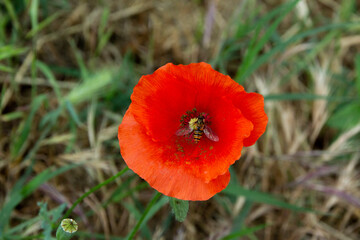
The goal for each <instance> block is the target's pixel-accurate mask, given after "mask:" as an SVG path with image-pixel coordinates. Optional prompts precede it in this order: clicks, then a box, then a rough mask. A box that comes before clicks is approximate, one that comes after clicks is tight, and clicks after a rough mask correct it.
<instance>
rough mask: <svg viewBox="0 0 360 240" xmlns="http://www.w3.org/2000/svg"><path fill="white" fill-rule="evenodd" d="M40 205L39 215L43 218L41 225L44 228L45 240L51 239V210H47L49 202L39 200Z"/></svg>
mask: <svg viewBox="0 0 360 240" xmlns="http://www.w3.org/2000/svg"><path fill="white" fill-rule="evenodd" d="M38 206H39V207H40V212H39V216H40V217H41V218H42V222H41V227H42V229H43V235H44V239H45V240H50V239H51V230H52V229H51V220H50V216H49V212H48V211H47V203H42V202H39V203H38Z"/></svg>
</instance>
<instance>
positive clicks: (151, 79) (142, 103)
mask: <svg viewBox="0 0 360 240" xmlns="http://www.w3.org/2000/svg"><path fill="white" fill-rule="evenodd" d="M243 90H244V89H243V87H242V86H241V85H239V84H237V83H236V82H235V81H233V80H232V79H231V78H230V77H229V76H226V75H223V74H221V73H219V72H217V71H215V70H213V69H212V68H211V66H210V65H209V64H206V63H196V64H189V65H177V66H176V65H173V64H171V63H169V64H166V65H165V66H163V67H161V68H159V69H158V70H156V71H155V72H154V73H153V74H151V75H146V76H143V77H142V78H141V79H140V81H139V83H138V84H137V85H136V86H135V88H134V92H133V94H132V95H131V100H132V107H133V114H134V117H135V118H136V120H137V121H138V122H139V123H140V124H141V125H143V126H145V127H146V130H147V132H148V133H149V135H151V136H152V137H153V138H154V139H155V140H158V141H163V140H168V139H169V138H170V137H171V136H172V134H173V133H174V132H175V131H176V130H177V129H178V127H179V120H180V118H181V116H182V115H183V114H184V113H185V112H186V111H189V110H192V109H193V108H194V107H197V106H203V107H205V108H206V107H207V108H209V107H211V105H210V101H211V100H212V99H214V98H221V97H223V96H224V95H226V94H229V92H234V91H236V92H242V91H243Z"/></svg>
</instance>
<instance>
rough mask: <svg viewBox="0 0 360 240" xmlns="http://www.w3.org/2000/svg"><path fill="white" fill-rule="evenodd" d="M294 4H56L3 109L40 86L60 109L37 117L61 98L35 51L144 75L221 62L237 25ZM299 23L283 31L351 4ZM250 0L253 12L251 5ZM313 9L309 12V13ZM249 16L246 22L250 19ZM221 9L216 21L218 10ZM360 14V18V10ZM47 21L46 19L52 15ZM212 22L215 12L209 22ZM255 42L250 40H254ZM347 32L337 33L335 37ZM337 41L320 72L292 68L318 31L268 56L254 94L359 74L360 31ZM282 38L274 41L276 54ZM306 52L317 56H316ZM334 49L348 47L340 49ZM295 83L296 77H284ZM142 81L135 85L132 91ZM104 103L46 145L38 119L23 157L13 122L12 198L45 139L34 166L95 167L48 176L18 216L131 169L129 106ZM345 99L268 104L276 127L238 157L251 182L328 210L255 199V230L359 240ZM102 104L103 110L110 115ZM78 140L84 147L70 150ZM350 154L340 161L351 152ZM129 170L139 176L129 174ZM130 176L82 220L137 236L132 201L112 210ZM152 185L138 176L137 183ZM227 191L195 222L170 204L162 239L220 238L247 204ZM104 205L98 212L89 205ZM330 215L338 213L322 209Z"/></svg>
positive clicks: (323, 5)
mask: <svg viewBox="0 0 360 240" xmlns="http://www.w3.org/2000/svg"><path fill="white" fill-rule="evenodd" d="M282 2H286V1H280V0H271V1H270V0H268V1H254V2H253V3H251V2H249V1H241V0H231V1H220V0H210V1H165V0H163V1H155V0H152V1H151V0H150V1H148V0H147V1H145V0H135V1H133V0H131V1H130V0H121V1H117V0H106V1H100V2H95V1H69V5H68V7H66V8H60V7H58V6H57V5H56V4H49V6H48V8H49V9H48V11H50V12H54V13H57V14H58V17H57V18H56V20H55V21H53V22H52V23H51V24H50V25H49V26H47V27H46V28H44V29H43V30H42V31H41V32H40V33H39V34H37V35H36V38H26V37H23V38H22V40H21V42H19V43H21V44H22V45H23V46H28V47H29V48H30V49H31V50H30V51H28V52H27V53H26V54H25V55H24V56H23V58H22V59H21V61H19V62H16V63H14V64H15V65H16V67H17V68H16V72H15V73H14V74H13V75H11V74H5V73H1V85H2V87H3V88H6V91H5V93H4V96H5V97H4V98H3V101H2V103H1V109H2V110H3V113H9V112H13V111H21V112H23V113H24V115H26V114H28V112H29V108H30V105H29V103H30V102H31V101H32V96H31V91H32V88H34V86H37V91H38V93H45V94H47V95H48V96H52V97H50V101H49V102H48V106H43V107H41V109H40V111H39V112H37V114H36V116H35V117H34V120H33V123H32V125H33V126H38V125H39V123H40V121H41V120H42V118H43V117H44V116H45V114H46V113H47V112H49V111H51V110H53V109H56V108H57V107H58V105H59V102H58V100H57V99H56V98H55V95H54V92H53V91H52V89H51V87H50V84H49V82H48V81H47V79H46V76H43V75H41V74H38V76H37V77H36V78H33V79H31V64H32V59H33V57H34V56H36V58H37V59H38V60H40V61H42V62H44V63H46V64H47V65H51V66H58V67H63V68H68V69H78V68H79V60H78V59H77V58H78V57H79V56H80V58H81V59H83V61H84V64H85V66H86V67H87V68H88V69H89V70H90V71H95V70H96V69H101V68H104V67H108V66H115V67H118V66H120V65H121V64H123V63H124V61H125V57H124V56H125V55H126V54H127V53H130V52H131V54H132V61H133V63H134V66H135V72H136V73H138V75H140V74H148V73H151V72H152V71H153V70H155V69H156V68H157V67H159V66H161V65H163V64H165V63H167V62H173V63H182V64H187V63H190V62H198V61H210V60H211V59H213V58H215V57H216V56H217V54H218V53H219V51H220V49H221V45H222V44H223V42H224V40H225V39H226V38H229V36H230V37H231V36H233V35H234V29H235V28H236V26H237V23H238V22H240V23H243V22H242V19H248V18H250V17H251V16H252V15H253V14H256V15H259V16H261V15H263V14H265V13H266V12H268V11H270V10H271V9H274V8H275V7H277V6H278V5H279V4H280V3H282ZM301 4H302V5H300V6H299V8H298V13H299V17H298V22H296V23H295V22H294V18H293V17H292V16H287V17H286V18H285V20H284V21H283V22H282V23H281V25H280V27H279V31H278V34H279V35H280V36H283V37H285V36H291V35H292V34H294V32H297V30H298V28H300V27H301V26H302V25H303V24H304V25H306V26H310V27H315V26H321V25H322V24H324V20H325V19H336V16H337V15H338V9H339V6H340V4H341V1H334V0H319V1H301ZM245 5H246V9H244V8H242V6H245ZM105 8H107V9H108V10H109V18H108V23H107V24H106V26H105V31H109V32H111V36H110V39H109V41H108V42H106V44H105V45H104V46H103V48H102V49H101V51H99V50H98V49H97V48H98V44H99V39H100V38H99V36H98V31H99V26H100V25H101V20H100V19H101V16H102V14H103V11H104V9H105ZM307 11H308V12H307ZM238 14H240V17H242V19H239V18H238V16H239V15H238ZM19 16H20V18H19V21H20V23H21V28H22V30H23V31H24V32H27V31H25V30H26V29H28V30H29V29H30V25H31V23H30V19H29V9H25V10H24V11H23V13H22V14H20V15H19ZM212 16H213V20H211V17H212ZM352 17H353V18H354V19H353V20H355V19H357V20H359V18H358V15H357V16H356V15H353V16H352ZM40 18H41V16H40ZM209 19H210V20H209ZM250 39H251V36H248V39H243V40H244V41H245V42H246V41H249V40H250ZM334 39H335V36H334ZM336 39H337V41H336V42H334V44H328V45H326V47H325V48H324V49H321V50H320V51H319V52H318V53H317V54H316V57H314V58H313V59H312V60H311V61H310V63H311V65H310V66H309V67H308V70H309V71H308V72H304V71H303V72H299V73H296V74H291V72H292V70H293V69H292V66H294V65H293V64H294V63H295V62H296V61H301V60H302V58H303V56H304V53H306V52H307V51H309V50H311V49H313V48H314V45H313V44H314V43H313V42H312V41H310V40H309V41H308V39H305V40H303V41H302V42H301V41H300V42H297V43H296V44H292V45H291V46H290V47H288V48H286V49H284V51H283V52H281V53H280V54H278V55H277V56H276V57H275V60H274V61H271V62H269V63H267V64H265V65H263V66H262V67H261V68H260V69H259V70H258V71H256V73H255V74H253V75H252V76H251V77H250V78H249V79H248V80H247V81H246V82H245V83H244V85H246V89H247V90H248V91H258V92H260V93H262V94H264V95H269V94H281V93H288V92H293V93H296V92H309V91H310V89H311V91H312V93H314V94H318V95H331V94H332V93H333V92H334V91H335V90H336V89H334V88H336V86H333V85H332V84H333V81H334V79H333V75H332V74H336V73H340V72H341V71H342V70H343V69H344V68H346V69H350V72H349V73H348V75H347V76H349V77H351V76H352V77H354V75H355V73H354V66H351V65H352V64H353V63H352V62H353V61H352V60H353V59H354V57H355V54H356V52H360V51H359V50H360V39H359V36H358V34H352V33H349V34H348V33H345V32H338V33H336ZM272 47H273V46H272V45H271V44H267V45H265V47H264V52H266V51H268V50H269V49H271V48H272ZM245 51H246V49H245V48H241V49H240V50H239V51H238V52H237V54H238V56H234V60H233V61H231V62H229V63H228V65H227V66H226V70H227V71H228V73H229V74H230V75H231V76H234V75H235V73H236V69H237V67H238V65H239V63H240V62H241V59H242V56H243V54H245ZM305 55H306V54H305ZM333 56H336V57H335V58H334V57H333ZM288 76H289V80H288V81H287V82H286V83H285V84H284V82H283V78H285V77H288ZM55 77H56V80H57V82H58V84H59V86H60V89H61V92H62V93H63V94H66V93H68V92H69V91H70V89H72V88H73V87H74V86H75V84H76V82H77V81H78V77H77V76H73V77H71V76H69V75H66V74H64V73H61V72H58V73H56V74H55ZM137 80H138V79H131V80H128V81H127V82H126V84H127V86H128V87H129V88H131V87H132V86H133V85H134V84H135V83H136V81H137ZM102 106H103V105H101V103H99V102H97V101H88V102H85V103H82V104H80V105H78V106H77V110H78V111H79V112H81V113H82V114H84V115H83V118H84V119H86V121H85V122H84V123H83V125H81V126H78V127H76V126H72V127H73V129H75V130H71V129H69V128H68V125H67V124H68V121H69V119H68V116H67V115H64V114H63V115H61V117H60V119H59V122H58V125H57V126H56V128H55V129H53V130H52V131H51V133H49V134H47V135H46V137H45V138H44V139H42V140H41V141H40V142H38V139H39V138H40V132H38V128H36V127H32V128H31V134H30V135H29V136H30V137H29V138H28V139H27V140H26V143H25V147H23V148H22V150H21V153H20V154H18V155H17V158H16V159H13V158H12V156H11V153H10V150H9V149H10V144H11V143H12V140H11V138H12V137H15V136H17V135H18V133H17V132H16V131H17V129H18V126H19V125H20V124H23V121H22V120H23V118H18V119H15V120H12V121H5V120H4V119H2V120H1V125H0V126H1V127H0V131H1V139H0V157H1V159H2V160H1V162H0V173H1V175H0V186H2V187H1V188H0V189H1V190H0V205H2V204H3V203H4V202H5V198H6V196H8V194H9V193H10V191H11V189H12V188H13V187H14V184H15V182H16V181H17V180H18V179H19V178H20V177H21V176H22V174H24V171H25V169H26V167H27V166H29V164H30V161H23V160H24V158H25V156H26V155H27V154H28V153H29V152H30V151H31V149H32V148H33V146H34V144H36V143H38V144H40V147H39V149H38V151H37V152H36V153H35V154H34V158H35V159H36V161H35V164H34V167H33V171H34V175H36V174H39V173H40V172H42V171H44V170H45V169H47V168H50V167H53V166H63V165H66V164H68V163H76V162H83V161H85V164H84V165H83V167H79V168H76V169H75V170H71V171H70V172H68V173H66V174H63V175H61V176H59V177H56V178H55V179H53V180H51V181H50V182H49V183H47V184H44V185H42V186H41V187H40V189H38V190H37V191H36V192H35V193H34V194H32V195H31V196H30V197H28V198H26V199H25V200H24V201H23V202H21V204H20V205H18V206H17V208H16V209H15V211H14V212H13V213H12V217H11V219H12V220H11V225H13V226H14V225H16V224H18V223H20V222H22V221H23V220H26V219H30V218H33V217H34V216H36V215H37V214H38V207H37V205H36V203H37V202H39V201H45V202H48V204H49V208H54V207H56V206H58V204H60V203H63V202H66V203H69V204H70V203H72V202H74V201H75V200H76V199H77V198H78V197H79V196H81V195H82V193H84V192H85V191H87V190H89V188H91V187H92V186H95V185H96V184H98V183H99V182H102V181H104V180H105V179H106V178H107V177H109V176H111V175H114V174H116V173H117V172H118V171H119V170H121V169H122V168H124V166H125V165H124V163H123V161H122V160H121V156H120V154H119V149H118V146H117V145H116V141H115V139H116V134H117V125H118V124H119V123H120V122H121V114H122V113H123V112H124V111H125V110H126V109H125V108H120V109H117V110H116V111H115V110H106V111H100V110H99V108H101V107H102ZM334 108H335V106H334V103H333V102H329V101H327V100H313V101H307V100H300V101H267V102H266V112H267V114H268V116H269V125H268V128H267V131H266V134H265V135H264V136H263V137H262V138H261V140H260V141H259V142H258V143H257V145H256V146H253V147H250V148H248V149H246V150H245V151H244V153H243V156H242V158H241V160H240V161H238V162H237V163H236V164H235V169H236V172H237V176H238V179H239V181H240V183H241V185H242V186H244V187H246V188H249V189H258V190H261V191H263V192H268V193H271V194H273V195H275V196H281V197H283V198H284V199H286V201H288V202H290V203H293V204H297V205H300V206H309V207H311V208H313V209H316V211H318V212H319V214H318V213H296V212H292V211H289V210H284V209H279V208H276V207H273V206H270V205H266V204H257V203H255V204H253V206H252V207H251V210H250V212H249V214H248V215H247V216H246V220H245V224H246V226H255V225H258V224H263V223H265V224H267V226H266V228H264V229H263V230H260V231H258V232H257V233H256V234H255V235H254V236H253V237H249V239H255V236H256V237H257V238H258V239H264V240H271V239H287V240H291V239H344V240H345V239H359V238H360V233H359V232H360V220H359V218H360V211H359V210H360V205H359V202H360V200H359V199H360V188H359V183H358V182H359V181H358V178H359V159H360V153H359V148H358V145H357V143H358V142H355V141H354V136H359V132H360V125H356V126H354V127H353V128H351V129H349V130H348V131H344V132H339V131H336V130H334V129H332V128H330V127H328V126H327V125H326V121H327V120H328V118H329V117H330V116H331V114H333V111H334ZM99 111H100V113H99ZM69 142H73V149H72V151H70V152H67V151H66V147H67V146H68V144H69ZM339 159H340V160H339ZM128 177H129V176H128ZM123 179H126V177H124V178H121V179H117V181H116V184H110V185H109V186H106V187H103V188H101V189H100V190H99V191H98V192H96V193H95V194H93V195H91V196H89V197H88V198H86V199H85V201H84V202H83V203H82V204H81V206H80V207H79V208H78V209H76V211H75V213H76V214H78V216H80V219H81V221H80V228H81V229H83V230H84V231H87V232H97V233H103V234H104V235H105V236H107V237H108V236H110V235H115V236H125V235H126V234H127V233H128V232H129V231H130V230H131V229H132V227H133V226H134V225H135V224H136V221H135V220H134V218H133V216H131V215H130V214H129V211H128V210H127V209H126V208H124V206H123V205H122V204H119V203H116V202H115V203H111V204H109V205H108V206H107V208H105V209H104V208H100V207H99V205H100V204H101V203H104V201H106V199H108V198H109V197H110V194H111V193H112V192H113V191H114V190H115V189H116V188H117V186H119V185H121V184H122V182H123V181H124V180H123ZM140 182H141V180H140V179H137V180H135V181H133V182H131V187H135V186H136V185H138V184H139V183H140ZM152 193H153V191H152V190H151V189H144V190H141V191H138V192H136V193H135V194H134V197H127V198H125V199H122V200H121V201H123V202H124V203H134V202H136V201H139V202H141V203H144V204H145V203H147V202H148V201H149V199H150V198H151V195H152ZM224 204H225V205H226V206H227V208H228V209H229V210H230V211H226V209H225V208H224V207H223V205H221V204H219V202H218V201H217V200H216V199H212V200H210V201H207V202H193V203H191V204H190V211H189V214H188V217H187V219H186V221H185V222H184V223H177V222H170V226H169V228H168V229H166V231H165V233H163V231H164V226H163V225H162V223H163V222H164V221H165V220H166V218H167V216H168V214H169V212H170V208H169V207H167V205H166V207H164V208H163V209H161V211H160V212H159V213H157V215H156V216H155V217H154V218H153V219H151V220H150V221H149V223H148V226H149V228H150V229H151V230H152V232H153V237H152V238H153V239H220V238H221V237H224V236H226V234H228V233H229V232H230V230H231V228H232V224H233V220H234V219H235V218H236V216H238V215H239V214H240V212H241V211H242V210H243V208H244V204H245V199H244V198H243V197H238V198H237V199H236V201H235V202H231V201H226V202H225V203H224ZM88 210H92V211H93V212H94V214H93V215H92V216H86V215H85V212H86V211H88ZM320 213H326V215H324V214H320ZM39 228H40V226H34V227H33V228H31V229H28V234H30V233H36V232H37V231H39Z"/></svg>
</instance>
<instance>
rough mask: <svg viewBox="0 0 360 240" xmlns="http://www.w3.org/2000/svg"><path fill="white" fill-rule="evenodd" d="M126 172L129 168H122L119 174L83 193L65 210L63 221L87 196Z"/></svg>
mask: <svg viewBox="0 0 360 240" xmlns="http://www.w3.org/2000/svg"><path fill="white" fill-rule="evenodd" d="M127 170H129V167H126V168H124V169H123V170H121V171H120V172H118V173H117V174H116V175H114V176H112V177H110V178H108V179H106V180H105V181H104V182H102V183H100V184H98V185H96V186H95V187H93V188H91V189H90V190H89V191H87V192H86V193H84V194H83V195H82V196H81V197H80V198H78V199H77V200H76V202H75V203H74V204H73V205H72V206H71V208H70V209H69V210H67V212H66V213H65V216H64V217H63V219H65V218H67V217H69V215H70V214H71V213H72V211H73V210H74V208H75V207H76V206H77V205H78V204H79V203H80V202H81V201H82V200H84V198H86V197H87V196H89V195H90V194H92V193H93V192H95V191H97V190H98V189H100V188H101V187H103V186H105V185H107V184H109V183H111V182H112V181H114V180H115V179H116V178H118V177H120V176H121V175H123V174H124V173H125V172H126V171H127Z"/></svg>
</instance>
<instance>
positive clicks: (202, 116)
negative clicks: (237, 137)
mask: <svg viewBox="0 0 360 240" xmlns="http://www.w3.org/2000/svg"><path fill="white" fill-rule="evenodd" d="M180 123H181V124H180V128H179V129H178V130H177V131H176V135H177V136H189V137H190V138H192V139H193V140H194V142H195V143H198V142H199V141H200V139H201V138H202V136H203V134H205V136H206V137H207V138H208V139H210V140H211V141H214V142H218V141H219V137H218V136H217V135H216V134H215V133H214V132H213V131H212V130H211V128H210V127H209V125H210V117H209V115H208V114H207V113H203V112H201V113H198V112H197V110H196V108H194V109H193V110H192V111H187V112H186V114H185V115H183V116H182V117H181V120H180Z"/></svg>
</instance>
